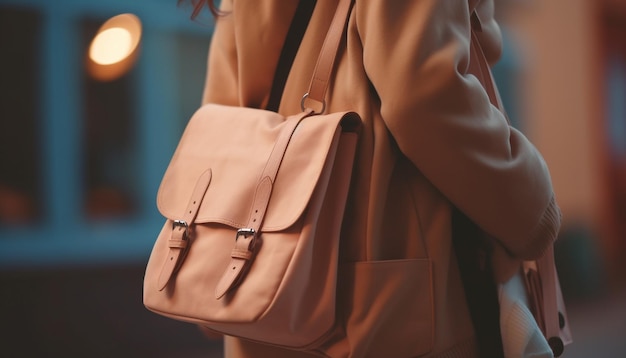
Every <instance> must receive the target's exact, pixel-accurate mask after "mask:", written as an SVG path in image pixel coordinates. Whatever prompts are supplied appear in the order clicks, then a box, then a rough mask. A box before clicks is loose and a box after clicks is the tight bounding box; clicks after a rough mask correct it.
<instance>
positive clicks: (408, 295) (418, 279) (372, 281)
mask: <svg viewBox="0 0 626 358" xmlns="http://www.w3.org/2000/svg"><path fill="white" fill-rule="evenodd" d="M340 275H341V276H340V281H339V284H340V285H342V287H339V290H340V292H341V293H342V295H341V300H342V302H341V303H342V305H344V307H343V312H344V313H345V316H344V317H343V318H344V322H345V327H344V328H345V334H346V335H347V340H348V342H350V343H349V344H350V350H351V353H350V356H352V357H398V358H401V357H416V356H420V355H423V354H426V353H428V352H429V351H430V350H431V349H432V346H433V332H434V328H433V315H434V313H433V312H434V307H433V287H432V263H431V260H429V259H405V260H387V261H365V262H356V263H348V264H343V265H342V267H341V269H340Z"/></svg>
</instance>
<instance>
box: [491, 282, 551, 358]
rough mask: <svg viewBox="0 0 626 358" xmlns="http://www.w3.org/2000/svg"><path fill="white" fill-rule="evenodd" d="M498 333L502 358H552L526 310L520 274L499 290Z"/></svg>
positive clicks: (532, 318) (530, 314) (541, 335)
mask: <svg viewBox="0 0 626 358" xmlns="http://www.w3.org/2000/svg"><path fill="white" fill-rule="evenodd" d="M498 295H499V300H500V330H501V334H502V346H503V348H504V357H505V358H531V357H532V358H553V357H554V355H553V354H552V350H551V349H550V346H549V345H548V342H547V341H546V339H545V338H544V336H543V333H542V332H541V329H540V328H539V326H538V325H537V322H536V321H535V318H534V317H533V314H532V313H531V312H530V310H529V308H528V297H527V294H526V288H525V285H524V280H523V278H522V273H521V271H520V272H518V273H517V274H516V275H514V276H513V277H512V278H511V279H510V280H508V281H506V282H505V283H503V284H500V285H499V286H498Z"/></svg>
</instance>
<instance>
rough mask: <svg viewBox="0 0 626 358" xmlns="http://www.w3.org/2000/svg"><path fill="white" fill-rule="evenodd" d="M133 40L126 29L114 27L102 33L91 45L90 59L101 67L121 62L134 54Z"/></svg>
mask: <svg viewBox="0 0 626 358" xmlns="http://www.w3.org/2000/svg"><path fill="white" fill-rule="evenodd" d="M132 50H133V48H132V39H131V36H130V32H128V30H126V29H122V28H119V27H113V28H110V29H106V30H104V31H102V32H100V33H99V34H98V35H97V36H96V38H94V40H93V42H92V43H91V48H90V49H89V57H90V58H91V59H92V60H93V62H95V63H97V64H100V65H111V64H114V63H116V62H120V61H122V60H123V59H125V58H126V57H128V55H130V53H131V52H132Z"/></svg>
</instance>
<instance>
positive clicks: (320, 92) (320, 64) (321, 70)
mask: <svg viewBox="0 0 626 358" xmlns="http://www.w3.org/2000/svg"><path fill="white" fill-rule="evenodd" d="M352 2H353V0H339V4H338V5H337V10H335V16H334V17H333V20H332V22H331V23H330V27H329V28H328V33H327V34H326V38H325V39H324V43H323V44H322V49H321V50H320V54H319V57H318V58H317V63H316V64H315V69H314V70H313V77H312V78H311V84H310V85H309V90H308V92H307V93H305V94H304V96H302V101H301V102H300V106H301V107H302V110H303V111H304V110H305V109H306V108H311V107H309V106H308V105H307V103H310V102H311V101H315V102H317V103H319V104H320V105H321V107H319V108H318V109H317V110H315V109H314V108H311V109H313V111H314V112H315V113H323V112H324V110H325V109H326V100H325V99H324V97H325V95H326V90H327V89H328V83H329V81H330V75H331V72H332V70H333V65H334V64H335V60H336V58H337V51H338V50H339V44H340V43H341V38H342V37H343V31H344V29H345V26H346V24H347V22H348V15H349V14H350V9H351V8H352ZM309 100H310V101H309Z"/></svg>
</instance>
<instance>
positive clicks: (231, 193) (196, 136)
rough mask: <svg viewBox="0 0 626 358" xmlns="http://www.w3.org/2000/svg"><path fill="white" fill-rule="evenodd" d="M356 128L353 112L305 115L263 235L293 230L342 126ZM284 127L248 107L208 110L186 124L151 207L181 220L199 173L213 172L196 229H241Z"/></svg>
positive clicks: (285, 162) (275, 190) (289, 149)
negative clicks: (205, 225)
mask: <svg viewBox="0 0 626 358" xmlns="http://www.w3.org/2000/svg"><path fill="white" fill-rule="evenodd" d="M342 120H343V121H344V122H347V124H349V125H347V126H346V128H347V129H348V130H352V131H354V130H356V128H358V126H359V124H360V119H359V118H358V116H357V115H356V114H355V113H345V112H344V113H333V114H329V115H323V116H322V115H316V116H309V117H306V118H305V119H303V120H302V121H301V122H300V124H299V125H298V126H297V127H296V130H295V131H294V133H293V135H292V138H291V140H290V142H289V146H288V147H287V151H286V153H285V156H284V158H283V161H282V162H281V164H280V168H279V170H278V175H277V177H276V181H275V183H274V185H273V190H272V195H271V199H270V202H269V207H268V209H267V212H266V216H265V219H264V222H263V226H262V230H263V231H276V230H282V229H285V228H287V227H289V226H291V225H292V224H293V223H294V222H295V221H296V220H297V219H298V218H299V217H300V215H301V214H302V212H303V211H304V209H305V207H306V205H307V203H308V202H309V199H310V197H311V195H312V193H313V190H314V188H315V185H316V183H317V181H318V179H319V177H320V174H321V172H322V168H323V166H324V162H325V161H326V157H327V155H328V152H329V150H330V148H331V144H332V141H333V138H334V136H335V135H337V134H338V133H339V132H340V131H341V130H342V127H341V124H340V123H341V122H342ZM284 123H285V117H283V116H282V115H280V114H278V113H275V112H270V111H265V110H259V109H252V108H242V107H229V106H221V105H215V104H207V105H205V106H203V107H201V108H200V109H199V110H198V111H197V112H196V113H195V114H194V115H193V116H192V118H191V119H190V121H189V123H188V124H187V128H186V129H185V132H184V133H183V135H182V137H181V140H180V142H179V144H178V147H177V148H176V151H175V152H174V155H173V157H172V160H171V161H170V164H169V166H168V168H167V171H166V172H165V175H164V177H163V180H162V182H161V186H160V187H159V192H158V195H157V206H158V208H159V211H160V212H161V214H163V215H164V216H165V217H167V218H169V219H172V220H176V219H180V218H181V217H182V216H183V214H184V210H185V208H186V206H187V204H188V201H189V198H190V196H191V194H192V191H193V188H194V186H195V184H196V181H197V180H198V178H199V177H200V175H201V174H202V173H203V172H204V171H206V170H207V169H209V168H210V169H211V171H212V179H211V183H210V185H209V188H208V190H207V192H206V194H205V196H204V199H203V201H202V203H201V205H200V208H199V211H198V215H197V217H196V220H195V222H196V223H209V222H214V223H221V224H225V225H229V226H232V227H235V228H242V227H245V226H246V225H247V223H248V219H249V217H250V210H251V207H252V201H253V199H254V194H255V190H256V188H257V185H258V183H259V181H260V180H261V174H262V173H263V169H264V168H265V165H266V163H267V160H268V158H269V156H270V153H271V152H272V148H273V147H274V143H275V141H276V139H277V138H278V135H279V133H280V131H281V129H282V128H283V124H284Z"/></svg>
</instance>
